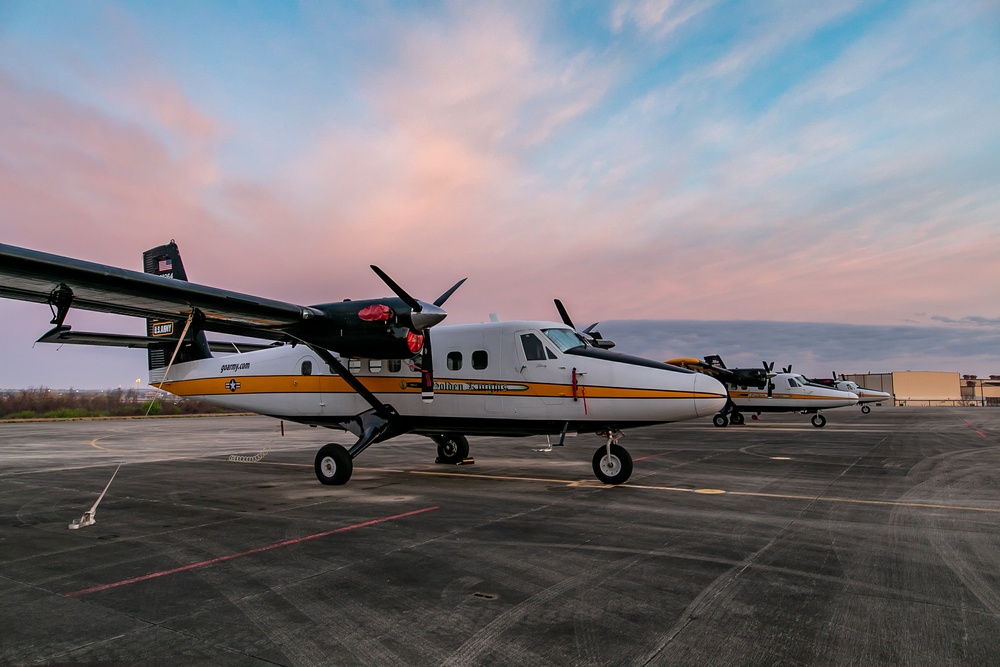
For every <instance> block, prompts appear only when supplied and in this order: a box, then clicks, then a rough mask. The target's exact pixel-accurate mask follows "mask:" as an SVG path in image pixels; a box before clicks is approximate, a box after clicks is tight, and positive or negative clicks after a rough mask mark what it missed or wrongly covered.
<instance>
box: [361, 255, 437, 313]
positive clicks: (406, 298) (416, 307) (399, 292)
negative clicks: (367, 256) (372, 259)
mask: <svg viewBox="0 0 1000 667" xmlns="http://www.w3.org/2000/svg"><path fill="white" fill-rule="evenodd" d="M369 266H370V267H371V269H372V271H374V272H375V274H376V275H378V277H379V278H381V279H382V282H384V283H385V284H386V285H388V286H389V289H391V290H392V291H393V293H394V294H395V295H396V296H398V297H399V298H400V299H402V300H403V302H404V303H405V304H406V305H407V306H409V307H410V309H411V310H413V312H415V313H419V312H421V311H422V310H423V309H424V307H423V306H422V305H421V304H420V302H419V301H417V300H416V299H414V298H413V297H412V296H410V295H409V294H407V293H406V290H404V289H403V288H402V287H400V286H399V285H397V284H396V281H395V280H393V279H392V278H390V277H389V274H387V273H386V272H385V271H383V270H382V269H380V268H378V267H377V266H375V265H374V264H369Z"/></svg>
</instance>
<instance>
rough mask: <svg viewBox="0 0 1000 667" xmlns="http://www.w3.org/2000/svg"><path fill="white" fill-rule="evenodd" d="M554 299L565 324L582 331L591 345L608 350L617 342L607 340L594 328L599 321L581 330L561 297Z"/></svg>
mask: <svg viewBox="0 0 1000 667" xmlns="http://www.w3.org/2000/svg"><path fill="white" fill-rule="evenodd" d="M553 301H554V302H555V304H556V310H558V311H559V317H561V318H562V321H563V324H565V325H566V326H568V327H569V328H570V329H573V330H574V331H576V332H578V333H580V334H581V335H582V336H583V337H584V338H586V339H587V342H589V343H590V344H591V345H593V346H594V347H599V348H601V349H603V350H608V349H611V348H612V347H614V346H615V342H614V341H613V340H606V339H604V338H601V332H600V331H596V330H595V329H594V327H596V326H597V325H598V324H599V322H594V323H593V324H591V325H590V326H589V327H587V328H586V329H584V330H583V331H580V330H579V329H577V328H576V325H575V324H573V320H571V319H570V317H569V313H568V312H567V311H566V307H565V306H563V304H562V301H560V300H559V299H553Z"/></svg>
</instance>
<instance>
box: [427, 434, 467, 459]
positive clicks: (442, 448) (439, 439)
mask: <svg viewBox="0 0 1000 667" xmlns="http://www.w3.org/2000/svg"><path fill="white" fill-rule="evenodd" d="M431 440H433V441H434V442H436V443H437V446H438V462H439V463H450V464H452V465H454V464H458V463H461V462H462V461H464V460H465V459H467V458H469V440H468V439H467V438H466V437H465V436H464V435H451V434H449V435H435V436H431Z"/></svg>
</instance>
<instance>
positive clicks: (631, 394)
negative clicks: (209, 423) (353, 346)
mask: <svg viewBox="0 0 1000 667" xmlns="http://www.w3.org/2000/svg"><path fill="white" fill-rule="evenodd" d="M358 380H360V381H361V383H362V384H364V385H365V387H367V388H368V389H369V390H370V391H372V392H373V393H376V394H419V393H420V379H419V378H416V377H395V378H387V377H385V378H383V377H358ZM160 388H161V389H163V390H164V391H169V392H170V393H171V394H175V395H177V396H220V395H221V396H224V395H227V394H286V393H287V394H317V393H323V394H349V393H354V390H353V389H351V387H350V386H349V385H348V384H347V382H345V381H344V379H343V378H341V377H337V376H333V375H258V376H246V375H234V376H220V377H213V378H200V379H196V380H176V381H168V382H164V383H162V384H161V385H160ZM434 391H435V392H436V393H439V394H453V395H466V396H538V397H546V398H550V397H551V398H572V397H573V388H572V386H571V385H568V384H548V383H539V382H515V381H511V382H501V381H497V380H477V379H439V380H436V381H435V382H434ZM721 397H723V395H722V394H715V393H710V392H692V391H675V390H669V389H634V388H626V387H590V386H582V385H581V386H580V387H579V388H578V389H577V398H580V399H582V398H588V399H599V398H643V399H693V398H721Z"/></svg>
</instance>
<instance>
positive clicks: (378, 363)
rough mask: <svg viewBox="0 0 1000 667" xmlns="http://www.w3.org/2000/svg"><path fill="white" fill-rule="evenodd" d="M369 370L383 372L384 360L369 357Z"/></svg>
mask: <svg viewBox="0 0 1000 667" xmlns="http://www.w3.org/2000/svg"><path fill="white" fill-rule="evenodd" d="M368 370H369V371H371V372H372V373H381V372H382V360H381V359H369V360H368Z"/></svg>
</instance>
